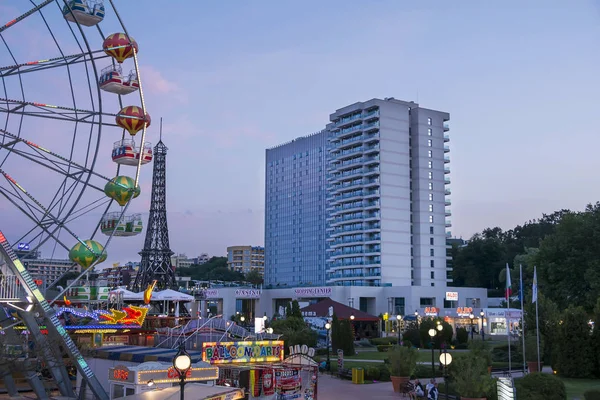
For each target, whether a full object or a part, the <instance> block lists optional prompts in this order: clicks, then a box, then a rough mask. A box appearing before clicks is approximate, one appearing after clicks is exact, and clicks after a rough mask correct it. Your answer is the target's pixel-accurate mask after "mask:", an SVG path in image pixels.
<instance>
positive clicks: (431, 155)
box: [427, 150, 433, 158]
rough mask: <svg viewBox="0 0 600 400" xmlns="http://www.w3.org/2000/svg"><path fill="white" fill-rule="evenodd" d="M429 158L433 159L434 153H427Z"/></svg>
mask: <svg viewBox="0 0 600 400" xmlns="http://www.w3.org/2000/svg"><path fill="white" fill-rule="evenodd" d="M427 156H428V157H429V158H431V157H433V152H432V151H431V150H429V151H427Z"/></svg>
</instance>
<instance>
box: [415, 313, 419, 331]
mask: <svg viewBox="0 0 600 400" xmlns="http://www.w3.org/2000/svg"><path fill="white" fill-rule="evenodd" d="M415 320H416V321H417V329H419V310H415Z"/></svg>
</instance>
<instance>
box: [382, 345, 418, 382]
mask: <svg viewBox="0 0 600 400" xmlns="http://www.w3.org/2000/svg"><path fill="white" fill-rule="evenodd" d="M417 352H418V351H417V349H415V348H412V347H411V348H409V347H404V346H396V347H395V348H394V350H392V351H390V352H389V354H390V356H389V357H388V361H389V366H390V374H391V375H392V376H402V377H406V376H412V375H413V373H414V372H415V369H416V368H417V358H418V354H417Z"/></svg>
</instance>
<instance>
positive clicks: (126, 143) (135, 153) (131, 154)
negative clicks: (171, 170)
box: [112, 139, 152, 166]
mask: <svg viewBox="0 0 600 400" xmlns="http://www.w3.org/2000/svg"><path fill="white" fill-rule="evenodd" d="M140 153H141V154H142V165H144V164H148V163H149V162H150V161H152V144H151V143H150V142H146V143H144V145H143V146H142V148H141V149H140V146H138V145H136V144H135V141H134V140H133V139H123V140H118V141H116V142H115V143H114V145H113V151H112V159H113V161H114V162H116V163H117V164H122V165H134V166H136V165H138V160H139V159H140Z"/></svg>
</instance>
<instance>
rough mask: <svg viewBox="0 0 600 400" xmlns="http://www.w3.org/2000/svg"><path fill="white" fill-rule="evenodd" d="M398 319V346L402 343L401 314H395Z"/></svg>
mask: <svg viewBox="0 0 600 400" xmlns="http://www.w3.org/2000/svg"><path fill="white" fill-rule="evenodd" d="M396 319H397V320H398V346H400V345H401V344H402V315H396Z"/></svg>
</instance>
